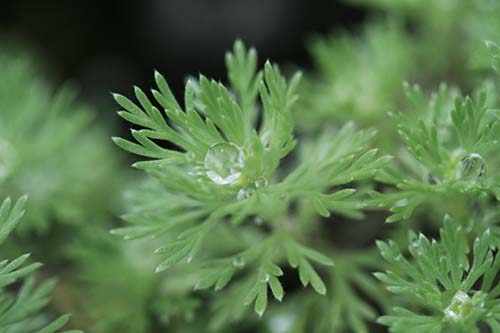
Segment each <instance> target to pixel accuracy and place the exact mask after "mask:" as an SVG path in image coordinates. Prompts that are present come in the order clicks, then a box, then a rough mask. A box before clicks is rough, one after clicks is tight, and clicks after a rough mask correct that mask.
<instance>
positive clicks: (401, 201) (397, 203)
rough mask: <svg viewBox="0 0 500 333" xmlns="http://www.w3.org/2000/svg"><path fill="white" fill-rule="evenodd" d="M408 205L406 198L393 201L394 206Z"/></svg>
mask: <svg viewBox="0 0 500 333" xmlns="http://www.w3.org/2000/svg"><path fill="white" fill-rule="evenodd" d="M406 205H408V199H401V200H398V201H396V202H395V203H394V207H404V206H406Z"/></svg>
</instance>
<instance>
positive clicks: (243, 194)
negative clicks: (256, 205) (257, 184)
mask: <svg viewBox="0 0 500 333" xmlns="http://www.w3.org/2000/svg"><path fill="white" fill-rule="evenodd" d="M255 193H256V192H255V190H254V189H253V188H242V189H240V190H239V191H238V194H236V199H238V200H245V199H247V198H250V197H251V196H253V195H254V194H255Z"/></svg>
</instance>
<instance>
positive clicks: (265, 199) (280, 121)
mask: <svg viewBox="0 0 500 333" xmlns="http://www.w3.org/2000/svg"><path fill="white" fill-rule="evenodd" d="M226 64H227V69H228V78H229V83H230V87H229V88H228V87H226V86H224V85H223V84H221V83H219V82H217V81H214V80H209V79H207V78H206V77H204V76H203V75H201V76H200V77H199V79H197V80H196V79H190V80H188V82H187V83H186V88H185V96H184V103H183V106H182V107H181V105H180V104H179V103H178V102H177V100H176V99H175V97H174V96H173V94H172V92H171V91H170V89H169V87H168V84H167V82H166V80H165V79H164V77H163V76H162V75H160V74H159V73H155V81H156V85H157V89H153V90H152V95H153V97H154V100H155V102H152V101H151V100H150V98H149V97H147V95H146V93H145V92H143V91H142V90H141V89H139V88H135V96H136V98H137V100H138V101H139V104H138V105H137V104H135V103H134V102H132V101H131V100H130V99H128V98H126V97H124V96H122V95H115V100H116V101H117V102H118V103H119V104H120V106H121V107H123V109H124V111H120V112H119V115H120V116H121V117H123V118H124V119H126V120H127V121H129V122H131V123H132V124H134V125H135V126H139V129H138V130H132V136H133V137H134V139H135V141H136V142H133V141H129V140H126V139H123V138H115V139H114V140H115V142H116V143H117V145H118V146H120V147H122V148H124V149H125V150H128V151H130V152H132V153H135V154H138V155H141V156H144V157H147V158H148V159H147V160H143V161H139V162H137V163H135V164H134V166H135V167H137V168H139V169H144V170H146V171H147V172H148V173H149V174H150V177H152V178H153V179H154V180H153V187H152V188H151V187H150V191H143V190H140V193H141V195H138V196H137V197H138V198H140V202H139V203H136V204H131V205H130V206H131V209H130V212H129V213H127V214H126V215H125V216H124V219H125V220H126V221H127V222H129V223H130V224H131V225H130V226H128V227H124V228H120V229H115V230H114V231H113V232H114V233H115V234H118V235H121V236H123V237H124V238H127V239H130V238H142V237H146V236H148V237H154V238H158V239H160V240H161V241H162V242H163V243H164V245H162V246H160V247H158V248H157V250H156V251H155V252H156V253H158V254H161V255H162V256H163V257H164V260H163V261H162V262H161V263H160V264H159V265H158V267H157V269H156V270H157V272H161V271H163V270H166V269H169V268H172V267H176V266H178V265H181V266H182V265H186V264H188V265H199V266H200V267H201V269H200V272H202V274H201V275H200V279H199V280H198V281H197V282H196V284H195V288H196V289H208V288H215V290H221V289H224V288H226V286H227V289H228V291H227V292H228V293H230V294H231V296H230V297H229V300H230V302H229V303H226V304H224V305H220V306H221V307H223V308H224V309H225V310H227V311H226V312H225V313H224V317H226V318H225V319H221V320H222V321H224V320H226V319H228V318H227V317H232V319H237V318H239V317H241V316H242V312H241V310H240V309H242V305H248V304H251V303H254V309H255V311H256V312H257V313H258V314H259V315H261V316H262V314H263V313H264V310H265V309H266V307H267V304H268V290H270V292H271V294H272V295H273V296H274V298H275V299H277V300H278V301H281V300H282V298H283V296H284V290H283V287H282V285H281V283H280V277H281V276H282V275H283V270H282V267H283V266H284V265H286V263H287V262H288V265H290V266H291V267H292V268H295V269H297V270H298V272H299V277H300V281H301V282H302V284H303V285H304V286H306V285H308V284H310V285H311V286H312V287H313V289H314V290H316V291H317V292H318V293H319V294H325V293H326V286H325V283H324V281H323V280H322V278H321V277H320V275H319V274H318V272H317V267H318V265H319V267H321V265H323V266H330V265H332V264H333V262H332V260H331V259H330V258H329V257H327V256H325V255H323V254H321V253H320V252H318V251H317V250H315V249H313V247H314V244H307V243H306V244H304V243H303V240H302V239H301V237H299V235H298V234H297V233H298V232H300V225H298V224H294V223H293V219H294V217H293V215H290V206H291V204H292V203H293V202H300V203H302V204H306V205H309V206H310V207H312V208H314V209H315V210H316V212H317V214H319V215H320V216H324V217H328V216H330V214H331V213H332V212H333V213H336V214H341V215H346V216H351V217H352V216H359V214H360V210H361V208H362V200H363V198H362V196H357V195H355V192H356V189H354V188H350V187H347V186H346V185H347V184H352V183H353V182H356V181H361V180H366V179H370V177H372V176H373V175H374V173H375V172H376V171H378V170H379V169H380V168H381V167H382V166H383V165H385V164H386V162H387V161H388V160H389V158H388V157H376V155H377V150H376V149H371V150H370V149H369V145H370V140H371V139H372V138H373V135H374V132H373V131H356V130H355V128H354V126H353V124H351V123H347V124H345V125H344V126H342V127H341V128H340V129H338V130H335V129H330V130H327V131H324V132H323V134H322V135H321V136H319V138H318V139H317V141H316V142H315V145H310V146H309V147H310V148H311V149H309V151H308V155H307V158H306V159H301V160H300V161H299V162H298V163H295V165H294V166H293V167H292V168H289V169H287V171H286V172H285V171H284V170H282V169H281V164H280V162H281V161H282V159H283V158H285V157H286V156H287V155H290V153H291V152H292V150H293V149H294V147H295V145H296V144H297V142H298V141H297V139H296V138H295V136H294V122H293V117H292V109H293V108H294V105H295V102H296V101H297V99H298V90H297V89H298V86H299V79H300V74H296V75H294V76H293V77H292V78H291V80H290V81H287V80H285V78H284V77H283V76H282V75H281V73H280V70H279V69H278V67H277V66H276V65H272V64H271V63H270V62H266V63H265V66H264V69H263V71H257V56H256V52H255V50H253V49H249V50H247V49H246V48H245V46H244V45H243V44H242V43H241V42H236V43H235V46H234V50H233V52H232V53H228V54H227V57H226ZM258 119H260V120H259V121H257V120H258ZM141 196H142V198H141ZM235 228H240V230H241V234H243V233H244V231H245V230H247V229H248V230H252V233H251V234H250V233H249V235H253V236H250V239H249V240H248V242H246V241H243V240H242V242H241V244H240V246H239V249H234V248H233V249H228V250H227V251H223V252H221V253H213V252H215V251H214V247H213V246H214V245H213V244H212V245H211V244H210V243H211V242H210V239H213V238H216V237H217V236H216V235H218V234H219V233H221V232H233V233H235V232H237V231H236V230H235ZM225 230H227V231H225ZM221 239H223V238H221ZM234 277H238V278H237V279H235V281H234V283H232V282H231V281H232V280H233V278H234ZM223 299H226V300H227V298H223ZM231 313H233V314H231ZM216 321H217V320H216Z"/></svg>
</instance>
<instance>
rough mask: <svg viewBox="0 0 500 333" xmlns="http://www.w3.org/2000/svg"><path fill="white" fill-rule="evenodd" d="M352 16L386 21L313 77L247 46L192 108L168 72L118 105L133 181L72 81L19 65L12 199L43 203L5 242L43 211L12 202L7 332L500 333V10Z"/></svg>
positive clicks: (5, 186) (7, 135)
mask: <svg viewBox="0 0 500 333" xmlns="http://www.w3.org/2000/svg"><path fill="white" fill-rule="evenodd" d="M351 2H352V3H356V4H358V5H364V6H368V7H372V8H377V10H378V12H377V13H378V15H377V16H376V17H373V18H370V20H369V22H368V23H367V24H366V26H365V27H363V28H361V29H356V30H354V31H353V32H349V33H334V34H331V35H330V36H328V37H318V36H316V37H314V39H312V42H311V43H310V44H309V46H310V49H311V55H312V59H313V63H314V68H313V69H311V70H307V71H305V72H304V74H302V72H297V73H295V74H293V73H290V72H289V71H285V72H282V71H281V70H280V68H279V67H278V66H277V65H276V64H273V63H271V62H270V61H265V62H263V63H262V68H261V66H260V65H261V63H260V62H259V60H258V57H257V53H256V51H255V50H254V49H253V48H247V47H246V46H245V45H244V44H243V42H241V41H236V42H235V44H234V47H233V50H232V51H231V52H228V53H227V55H226V59H225V60H226V69H227V80H226V81H222V82H219V81H216V80H212V79H209V78H207V77H205V76H203V75H200V76H198V77H197V78H194V77H190V78H189V79H188V80H187V82H186V84H185V88H184V96H183V99H182V100H181V99H179V98H178V97H176V94H175V93H174V91H172V90H171V89H170V87H169V84H168V83H167V80H166V79H165V77H164V76H163V75H161V74H160V73H158V72H155V73H154V83H155V87H154V88H153V89H152V90H151V91H150V92H149V91H146V90H142V89H141V88H138V87H135V88H134V91H133V98H131V97H130V96H129V97H126V96H123V95H119V94H113V97H114V99H115V101H116V102H117V103H118V105H119V106H120V107H121V108H122V110H121V111H119V112H118V114H119V116H120V117H121V118H123V119H124V120H126V121H127V122H128V123H129V124H127V125H129V126H130V127H131V135H130V136H129V137H126V135H125V136H123V135H122V136H123V137H114V138H113V141H114V142H115V143H116V145H118V146H119V147H121V148H122V149H123V150H125V151H128V152H131V153H133V154H134V155H135V156H133V157H131V158H137V155H138V156H140V157H139V159H140V160H139V161H137V162H135V163H134V164H133V166H134V168H135V169H138V170H135V171H134V172H130V173H129V174H128V176H129V177H121V170H120V169H117V165H116V163H115V162H116V160H117V159H116V156H115V155H114V153H113V151H112V150H111V148H110V146H112V142H111V141H110V140H108V146H106V145H105V144H104V142H105V141H104V140H102V137H103V136H106V134H105V132H104V129H103V127H102V126H101V125H100V124H99V121H96V122H92V121H91V116H90V115H91V113H89V111H88V110H86V108H84V107H81V104H80V103H77V102H75V99H74V90H73V89H72V88H64V89H62V90H61V91H60V92H59V93H56V94H52V93H51V88H50V87H49V86H48V84H47V82H45V81H44V80H41V79H39V76H38V75H34V74H36V71H35V70H34V69H33V67H32V65H31V63H30V61H29V60H27V59H26V58H24V57H19V58H16V57H13V56H12V55H9V54H7V53H5V54H4V53H0V64H1V65H2V80H0V194H5V196H9V195H15V196H18V195H19V196H20V195H21V194H22V193H29V194H30V198H31V199H30V205H31V207H29V209H28V214H27V216H26V217H25V219H26V221H25V222H26V223H24V224H26V226H25V227H22V226H23V225H24V224H21V226H20V227H21V232H19V233H14V234H13V235H11V237H9V239H8V240H6V241H5V242H4V240H5V238H6V236H7V234H8V233H10V231H11V230H12V229H13V228H14V226H15V225H16V224H17V221H18V220H19V219H20V217H21V215H23V211H24V208H23V207H24V202H25V200H26V199H25V197H21V199H19V200H18V202H17V203H16V204H15V205H13V206H14V207H11V203H10V200H9V199H7V200H5V201H4V203H3V205H2V206H1V208H0V243H2V242H3V244H2V248H1V250H2V255H4V256H6V257H17V259H14V260H12V261H8V260H5V261H2V262H0V287H1V290H0V333H2V332H4V331H5V332H6V333H26V332H28V333H30V332H33V333H35V332H38V333H55V332H60V330H61V329H62V327H63V326H64V325H65V324H66V323H67V321H68V316H65V315H64V316H61V317H59V318H56V317H54V318H56V319H55V320H54V319H53V317H52V314H57V313H61V312H66V311H69V312H72V313H74V316H73V319H72V321H71V325H74V327H83V328H85V329H86V330H88V331H89V332H96V333H158V332H165V331H168V332H176V333H194V332H217V333H229V332H264V333H285V332H286V333H292V332H293V333H369V332H370V333H381V332H394V333H417V332H418V333H420V332H425V331H428V332H429V333H449V332H453V333H500V301H499V296H500V287H499V286H498V281H499V279H500V274H499V269H500V259H499V256H498V251H499V246H500V224H499V221H500V209H499V208H498V207H499V204H498V200H500V176H499V172H498V171H499V168H500V156H499V155H498V154H497V147H498V145H499V142H500V120H499V119H500V112H499V107H500V102H499V94H498V89H499V87H500V85H499V81H498V76H496V74H500V47H499V46H498V45H497V44H496V43H495V42H496V41H498V40H500V25H499V23H498V22H500V21H499V20H498V17H499V13H500V12H499V10H500V6H499V5H498V4H497V3H496V2H495V1H489V0H471V1H451V0H449V1H414V0H403V1H395V0H352V1H351ZM485 40H487V41H486V42H485ZM485 44H486V45H485ZM490 67H492V68H493V71H492V70H491V68H490ZM495 72H497V73H495ZM407 82H415V84H413V83H411V84H410V83H407ZM442 82H445V83H442ZM72 110H75V112H72ZM117 118H118V117H117ZM379 150H380V151H381V152H379ZM117 183H121V185H120V186H121V187H122V188H123V189H124V191H123V197H122V198H120V197H119V195H118V192H119V190H120V189H119V188H118V187H117ZM116 206H119V207H120V209H121V210H122V211H123V212H124V214H123V215H122V216H121V220H123V221H118V219H114V218H113V216H111V214H109V212H110V211H112V210H116ZM122 222H124V223H122ZM386 222H387V223H386ZM110 230H111V232H109V231H110ZM409 230H416V233H415V232H413V231H409ZM116 236H119V237H121V238H123V240H122V239H119V238H118V237H116ZM377 239H382V240H377ZM27 249H29V250H30V252H33V257H35V258H36V259H37V260H38V258H43V261H44V262H45V263H46V266H44V269H43V271H42V270H41V269H39V270H38V274H37V276H41V275H40V272H41V273H43V274H44V275H49V276H52V275H55V274H54V272H57V275H58V276H60V277H61V281H60V283H59V284H58V285H57V288H55V289H54V290H53V292H52V301H51V302H50V308H49V307H48V301H49V297H48V295H49V293H50V292H51V291H52V286H53V282H48V283H40V284H38V283H35V281H38V280H35V279H34V278H33V277H32V276H33V273H34V271H36V270H37V269H38V268H39V266H40V265H39V264H38V263H28V256H27V255H20V253H25V252H26V251H27ZM155 272H156V274H155ZM41 277H42V278H43V276H41ZM21 281H22V282H23V283H22V284H21ZM36 285H39V286H38V287H35V286H36ZM308 286H310V288H307V287H308ZM285 295H286V298H285ZM273 299H274V300H273ZM41 310H43V311H42V312H40V311H41ZM62 310H64V311H62ZM51 319H52V320H51ZM70 332H76V331H69V332H67V333H70Z"/></svg>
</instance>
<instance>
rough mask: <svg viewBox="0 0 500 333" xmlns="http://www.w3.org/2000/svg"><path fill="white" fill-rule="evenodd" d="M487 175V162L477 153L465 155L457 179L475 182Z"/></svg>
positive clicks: (458, 167) (459, 164)
mask: <svg viewBox="0 0 500 333" xmlns="http://www.w3.org/2000/svg"><path fill="white" fill-rule="evenodd" d="M485 173H486V162H485V161H484V159H483V157H482V156H481V155H479V154H476V153H471V154H468V155H465V156H464V157H463V158H462V159H461V160H460V163H458V166H457V178H458V179H462V180H472V181H475V180H477V179H478V178H479V177H481V176H483V175H484V174H485Z"/></svg>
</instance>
